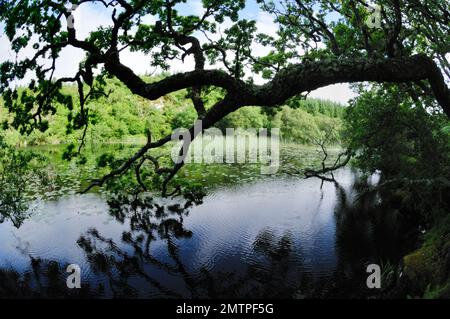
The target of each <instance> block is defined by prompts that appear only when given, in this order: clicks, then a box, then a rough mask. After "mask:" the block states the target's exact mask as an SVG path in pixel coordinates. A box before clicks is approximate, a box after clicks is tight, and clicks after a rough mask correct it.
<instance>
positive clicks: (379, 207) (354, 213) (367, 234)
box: [334, 176, 418, 298]
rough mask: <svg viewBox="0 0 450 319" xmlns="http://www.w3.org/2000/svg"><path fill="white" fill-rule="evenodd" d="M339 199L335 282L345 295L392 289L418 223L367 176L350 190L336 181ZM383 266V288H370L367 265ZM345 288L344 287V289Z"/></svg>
mask: <svg viewBox="0 0 450 319" xmlns="http://www.w3.org/2000/svg"><path fill="white" fill-rule="evenodd" d="M334 184H335V188H336V195H337V199H338V203H337V205H336V207H335V218H336V244H337V245H336V247H337V256H338V257H339V260H338V269H337V278H336V283H335V286H336V287H338V288H336V289H339V290H340V293H341V294H342V295H345V296H353V297H358V298H361V297H363V296H364V294H367V295H372V294H374V293H378V294H379V293H382V294H384V293H390V291H389V290H390V289H391V288H392V285H393V284H394V281H395V280H397V278H393V276H394V273H395V272H397V269H396V266H393V265H397V264H398V263H399V261H400V259H401V258H402V256H404V255H405V254H406V253H407V252H408V251H410V250H412V249H413V247H414V244H415V241H416V239H417V229H418V228H417V224H415V223H413V220H412V219H411V218H410V216H407V215H405V214H402V213H401V212H400V211H399V210H398V209H397V208H396V207H395V205H392V202H391V200H390V198H389V193H386V192H384V191H383V190H380V189H377V188H376V187H374V185H371V184H370V182H369V179H368V178H364V176H362V177H359V178H357V179H356V180H355V181H354V184H353V185H352V186H351V187H350V188H349V190H346V189H344V188H343V187H342V186H341V185H340V184H338V183H337V182H335V183H334ZM371 263H375V264H378V265H380V266H381V267H382V272H383V271H386V270H389V271H393V272H394V273H391V274H388V273H383V276H382V277H383V279H384V282H383V284H384V285H383V289H382V290H381V291H373V290H372V291H371V290H368V289H367V286H366V278H367V276H368V274H367V272H366V266H367V265H368V264H371ZM343 288H344V289H343Z"/></svg>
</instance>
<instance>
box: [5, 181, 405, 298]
mask: <svg viewBox="0 0 450 319" xmlns="http://www.w3.org/2000/svg"><path fill="white" fill-rule="evenodd" d="M334 185H335V188H336V195H337V198H338V203H337V205H336V207H335V218H336V238H337V247H336V249H337V253H336V255H337V256H338V263H337V269H336V276H335V278H325V279H317V278H316V279H315V278H312V275H308V274H307V273H305V272H304V271H301V270H302V266H303V263H304V261H303V259H302V257H299V256H298V252H297V251H296V249H294V244H293V236H292V234H291V233H289V232H285V233H284V234H282V235H281V236H278V235H276V234H275V233H274V232H272V231H271V230H270V229H263V230H262V231H260V233H259V234H258V235H257V237H256V238H255V240H254V242H253V244H252V253H253V255H252V257H251V261H247V262H243V264H245V268H244V269H243V270H242V271H233V270H232V271H219V270H218V269H217V268H215V269H214V270H211V269H209V268H208V267H207V266H206V265H205V266H204V267H202V268H201V269H196V270H192V269H190V268H189V266H188V265H189V260H188V259H187V258H190V256H188V255H185V254H183V247H185V245H189V243H188V242H189V240H190V238H191V237H192V236H193V234H192V232H191V231H190V230H188V229H186V228H185V225H184V220H185V218H186V217H187V216H188V215H189V210H190V208H192V206H193V205H196V204H199V203H201V201H202V198H201V197H196V196H193V195H191V196H188V197H186V198H185V199H183V200H178V201H177V203H176V204H174V201H170V202H169V201H168V202H166V203H164V204H163V203H162V202H156V201H154V200H152V199H151V198H149V197H126V196H118V197H116V198H114V199H111V200H109V201H108V204H109V207H110V210H109V213H110V215H111V216H113V217H114V218H115V219H116V220H117V221H118V222H120V223H122V224H126V228H127V230H126V231H124V232H123V233H122V236H121V240H120V242H117V241H114V240H112V239H110V238H107V237H105V236H103V235H102V234H101V233H100V232H99V231H98V230H97V229H95V228H91V229H89V230H88V231H87V232H86V233H85V234H83V235H82V236H81V237H80V238H79V239H78V241H77V243H78V245H79V247H81V248H82V249H83V251H84V253H85V255H86V260H87V261H88V263H89V265H90V268H91V270H92V271H93V272H94V273H95V278H93V280H91V282H89V283H88V282H87V281H86V282H83V284H82V289H81V290H76V289H75V290H69V289H67V287H66V278H67V275H68V274H67V273H66V272H65V270H66V266H67V265H66V264H62V263H58V262H55V261H46V260H39V259H33V258H31V270H30V271H28V272H27V273H25V274H24V275H23V274H19V273H17V272H15V271H14V270H8V269H3V270H2V269H0V296H1V297H16V296H17V297H34V296H39V297H88V296H92V297H102V296H103V297H105V296H116V297H149V296H158V297H168V298H179V297H193V298H201V297H210V298H220V297H221V298H226V297H229V298H230V297H231V298H232V297H249V298H268V297H273V298H290V297H304V296H307V297H336V296H341V297H343V296H353V297H362V296H363V295H364V293H366V294H367V295H370V294H371V293H373V291H367V289H366V287H365V279H366V278H367V274H366V272H365V267H364V265H366V264H368V263H372V262H375V263H380V260H375V259H374V256H378V257H379V256H385V258H386V259H387V260H392V261H394V262H395V258H397V257H399V256H401V255H402V253H403V251H404V250H405V249H408V248H405V247H404V246H405V240H409V237H411V236H410V235H411V234H410V233H408V232H406V231H405V229H408V228H409V227H405V226H404V225H405V223H404V219H405V218H404V216H402V215H401V214H399V213H398V211H396V209H395V208H392V207H386V206H385V205H384V204H383V202H384V198H381V199H383V200H380V196H383V194H382V193H380V192H375V191H374V192H371V191H367V190H370V185H367V183H365V182H364V180H363V181H361V180H357V181H356V182H355V185H352V186H351V187H350V191H349V190H347V189H344V188H343V187H342V186H341V185H339V184H338V183H335V184H334ZM186 241H187V242H186ZM161 245H162V246H161ZM153 247H157V248H158V249H159V250H160V249H161V247H163V250H164V253H163V254H155V253H154V252H155V251H156V250H157V249H152V248H153ZM219 268H220V267H219ZM232 268H234V267H232ZM299 270H300V271H299ZM323 281H326V282H323Z"/></svg>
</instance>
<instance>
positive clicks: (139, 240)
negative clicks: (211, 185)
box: [78, 198, 293, 298]
mask: <svg viewBox="0 0 450 319" xmlns="http://www.w3.org/2000/svg"><path fill="white" fill-rule="evenodd" d="M195 203H196V202H195V201H192V200H187V201H186V202H185V203H184V204H175V205H165V206H163V205H158V204H157V203H154V202H153V201H151V200H150V199H148V198H147V199H136V198H135V199H133V200H131V201H130V200H128V199H127V198H119V199H117V200H113V201H110V202H109V204H110V207H111V209H110V212H111V214H112V215H113V216H115V217H116V218H117V219H118V220H119V221H121V222H126V221H129V223H130V229H129V231H125V232H123V234H122V243H125V244H126V245H127V248H119V245H118V244H117V243H115V242H114V241H112V240H111V239H108V238H105V237H103V236H102V235H101V234H99V232H98V231H97V230H96V229H90V230H89V231H88V232H87V233H86V234H85V235H83V236H82V237H81V238H80V239H79V240H78V244H79V246H80V247H82V248H83V250H84V251H85V253H86V256H87V259H88V261H89V263H90V264H91V268H92V269H93V270H94V271H95V272H97V273H98V274H102V275H105V276H106V278H107V282H108V284H109V286H110V289H111V291H112V294H113V295H114V296H130V297H131V296H138V295H139V287H141V288H142V285H143V284H142V283H143V282H145V283H147V284H148V285H150V286H151V287H152V288H153V289H156V290H157V291H158V292H159V294H161V295H163V296H166V297H194V298H196V297H197V298H198V297H258V296H259V297H270V296H272V297H277V296H278V297H289V296H292V292H293V290H292V288H291V290H292V291H291V290H289V289H286V288H287V287H288V285H289V284H290V282H289V280H288V278H287V274H288V273H289V271H288V270H289V269H288V268H289V265H288V262H289V261H290V259H291V258H290V254H291V252H292V238H291V236H290V235H289V234H286V235H284V236H282V237H281V238H280V239H277V238H276V237H275V236H274V235H273V234H272V233H270V232H269V231H263V232H261V233H260V234H259V235H258V237H257V238H256V240H255V242H254V244H253V246H254V250H255V252H257V253H259V254H260V255H261V256H262V257H264V261H262V262H264V263H265V264H267V265H264V266H262V265H260V264H258V263H256V264H252V265H250V266H249V267H248V269H247V271H246V272H245V273H244V274H237V273H234V272H215V273H212V272H211V271H209V270H208V269H206V267H203V268H201V270H200V271H199V272H196V273H194V272H192V271H191V272H190V271H189V270H188V268H187V267H186V266H185V262H184V261H183V259H182V257H181V250H180V249H181V247H179V246H178V245H177V243H176V241H177V240H178V239H182V238H186V239H187V238H190V237H191V236H192V233H191V231H189V230H186V229H185V228H184V225H183V218H184V217H185V216H187V215H188V212H189V208H190V207H191V206H192V205H193V204H195ZM157 239H159V240H162V241H164V242H165V245H166V249H167V256H168V257H169V258H164V259H165V260H164V261H161V260H159V259H157V258H156V257H154V256H152V254H151V249H150V246H151V243H152V242H154V241H156V240H157ZM122 246H123V245H122ZM128 248H131V249H128ZM161 271H162V272H163V273H164V274H167V275H170V276H175V277H176V278H177V279H178V280H180V279H181V282H182V284H178V285H176V286H175V287H168V286H167V284H166V283H164V282H163V280H161ZM164 276H165V275H164ZM132 278H133V279H136V278H138V280H131V279H132ZM133 283H134V284H135V285H134V286H133ZM181 286H182V287H181ZM146 288H147V290H148V288H149V287H146ZM144 290H145V288H144ZM185 291H186V292H185Z"/></svg>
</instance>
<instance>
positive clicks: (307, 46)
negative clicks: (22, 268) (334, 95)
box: [0, 0, 450, 192]
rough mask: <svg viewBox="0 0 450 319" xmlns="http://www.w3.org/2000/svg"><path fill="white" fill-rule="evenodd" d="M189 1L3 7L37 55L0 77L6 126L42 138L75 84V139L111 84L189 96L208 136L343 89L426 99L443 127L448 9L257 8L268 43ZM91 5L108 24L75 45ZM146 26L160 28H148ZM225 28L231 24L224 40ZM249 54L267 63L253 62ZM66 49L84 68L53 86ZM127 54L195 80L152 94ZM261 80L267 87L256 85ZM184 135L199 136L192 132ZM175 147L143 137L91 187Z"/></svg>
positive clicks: (347, 1) (324, 1)
mask: <svg viewBox="0 0 450 319" xmlns="http://www.w3.org/2000/svg"><path fill="white" fill-rule="evenodd" d="M184 2H186V0H153V1H144V0H111V1H109V0H71V1H69V4H70V5H72V6H73V7H71V8H70V9H68V7H67V4H68V3H66V1H54V0H13V1H11V0H7V1H6V0H0V18H1V20H3V25H4V29H5V34H6V35H7V37H8V38H9V40H10V43H11V48H12V49H13V50H14V51H15V52H16V53H17V56H18V57H20V56H23V54H20V53H21V51H24V50H25V49H27V50H29V49H30V48H31V47H32V49H33V51H34V53H33V55H32V56H29V57H26V58H22V59H16V60H15V61H4V62H3V63H2V64H1V66H0V72H1V74H0V82H1V86H0V93H1V94H2V96H3V99H4V101H5V105H6V107H7V108H8V109H9V110H10V111H11V112H12V113H13V114H14V115H15V117H14V120H13V122H12V123H11V124H12V125H13V126H14V127H16V128H19V129H21V130H22V132H29V131H31V130H32V129H35V128H39V129H41V130H45V129H46V128H47V126H48V125H47V124H46V122H45V117H46V115H48V114H49V113H52V112H55V108H54V106H53V105H54V102H56V101H58V102H62V103H65V104H66V105H67V107H68V108H70V109H72V108H73V107H74V106H73V104H74V103H73V102H72V101H71V98H70V97H68V96H65V95H64V94H63V93H62V92H61V88H62V85H63V84H64V83H75V84H76V85H77V86H78V91H79V105H80V107H79V111H78V112H77V114H76V116H71V117H70V118H69V120H70V123H71V127H72V128H75V129H81V128H85V129H86V127H87V125H88V124H89V112H88V111H89V108H88V105H87V103H88V101H89V99H92V98H95V97H96V96H99V95H101V94H105V92H104V89H103V84H104V81H103V78H104V77H105V76H114V77H116V78H118V79H119V80H120V81H122V82H123V83H124V84H125V85H126V86H127V87H128V88H129V89H130V90H131V92H133V93H134V94H137V95H139V96H141V97H143V98H146V99H149V100H155V99H158V98H160V97H162V96H164V95H166V94H168V93H170V92H173V91H177V90H180V89H189V92H190V98H191V100H192V103H193V107H194V108H195V110H196V112H197V115H198V118H199V119H202V121H203V129H206V128H208V127H210V126H211V125H214V123H216V122H217V121H219V120H220V119H222V118H223V117H225V116H226V115H227V114H229V113H231V112H233V111H235V110H237V109H239V108H240V107H243V106H248V105H254V106H262V107H266V108H274V107H277V106H279V105H280V104H282V103H283V102H285V101H286V100H287V99H289V98H291V97H294V96H296V95H301V94H304V93H307V92H309V91H312V90H314V89H317V88H320V87H323V86H326V85H330V84H334V83H342V82H347V83H353V82H365V81H368V82H377V83H399V84H400V83H401V84H402V85H407V86H408V88H409V91H410V94H411V96H412V97H413V98H414V99H416V100H420V99H421V98H425V97H429V96H430V95H432V96H433V97H434V99H435V103H436V105H437V104H439V105H440V107H441V109H442V111H443V112H445V114H447V115H448V116H450V91H449V88H448V87H447V85H446V82H445V77H446V76H447V77H449V75H450V65H449V62H448V60H447V58H446V56H447V55H448V54H449V51H450V41H449V34H450V32H449V31H450V23H449V18H450V15H449V3H448V2H447V1H440V0H429V1H425V2H424V1H420V0H408V1H406V0H380V1H371V2H370V3H369V2H367V1H364V0H305V1H300V0H279V1H265V0H257V3H258V5H259V6H260V8H261V10H262V11H264V12H265V13H266V14H269V15H270V16H272V18H273V21H274V28H275V29H274V30H273V31H274V32H273V34H274V35H268V34H262V33H258V29H257V27H256V22H255V21H253V20H249V19H243V18H242V15H240V14H239V13H240V11H241V10H242V9H244V7H245V5H246V1H245V0H202V1H201V3H202V6H203V13H202V14H200V15H185V14H183V13H182V12H180V11H179V8H180V7H179V6H180V4H182V3H184ZM248 2H250V1H248ZM187 3H188V4H190V3H191V2H190V1H187ZM196 3H198V2H196ZM89 4H91V5H92V4H96V5H98V6H101V7H102V8H103V10H106V11H107V12H110V13H111V24H110V25H109V26H103V27H101V28H98V29H97V30H95V31H93V32H91V33H90V34H89V35H88V36H87V37H86V38H84V39H82V38H80V37H79V35H78V33H79V32H78V31H79V30H77V28H76V26H77V25H79V24H77V23H74V18H73V15H72V9H75V8H77V7H79V6H85V5H89ZM375 5H376V7H372V6H375ZM146 16H152V17H154V20H155V21H156V22H155V23H152V24H146V23H144V22H143V21H144V17H146ZM224 21H227V22H229V23H226V24H224V25H226V26H227V27H225V30H223V32H221V31H220V29H221V27H222V28H223V26H221V25H222V23H223V22H224ZM256 45H258V46H263V47H265V50H266V52H269V53H268V54H265V55H263V56H262V55H258V54H257V53H256V52H255V50H254V48H255V47H256ZM66 47H75V48H77V49H80V50H82V51H83V52H84V53H85V59H84V60H83V62H82V63H80V65H79V69H78V71H77V72H76V74H74V76H73V77H65V78H58V79H55V77H54V73H55V68H56V65H57V64H56V61H57V59H58V58H59V56H60V53H61V51H62V50H63V49H64V48H66ZM126 48H129V49H131V50H132V51H139V52H144V53H147V54H148V55H149V56H150V57H151V64H152V65H154V66H158V67H160V68H162V69H168V68H169V65H170V63H169V62H170V61H171V60H173V59H180V60H183V61H184V60H185V58H186V57H187V56H192V57H193V60H194V63H193V65H192V71H189V72H182V73H176V74H172V75H169V76H167V77H166V78H164V79H162V80H160V81H158V82H152V83H148V82H146V81H144V80H143V79H142V78H141V77H139V75H138V74H136V73H134V72H133V71H132V69H130V68H129V67H127V66H126V65H125V64H124V63H123V62H122V61H121V58H120V57H121V53H122V52H123V50H124V49H126ZM95 70H98V72H96V71H95ZM29 72H32V73H34V75H35V78H34V80H32V81H31V83H30V85H29V90H22V91H19V90H18V88H15V87H12V86H11V82H12V81H13V80H15V79H23V78H25V76H26V75H27V74H28V73H29ZM257 75H260V76H262V77H263V78H265V79H267V82H266V83H265V84H262V85H256V84H255V82H254V77H255V76H257ZM209 86H214V87H219V88H221V89H223V90H224V92H225V94H224V97H223V98H222V99H221V100H220V101H218V102H217V103H215V104H214V105H212V106H210V107H207V106H206V103H205V102H204V95H205V94H206V93H205V89H206V88H207V87H209ZM190 132H191V134H192V135H193V134H194V127H191V128H190ZM170 140H171V136H167V137H164V138H162V139H160V140H157V141H152V139H151V137H150V134H149V138H148V142H147V143H146V144H145V145H144V146H143V147H142V148H141V149H140V150H139V151H138V152H137V153H136V154H135V155H133V156H132V157H130V158H129V159H128V160H126V161H124V162H123V163H122V165H121V166H120V167H118V168H117V169H114V170H112V171H111V172H110V173H109V174H107V175H105V176H104V177H103V178H101V179H98V180H95V181H94V182H93V183H92V185H91V186H96V185H97V186H101V185H103V184H104V183H105V182H106V181H108V180H109V179H111V178H114V177H115V176H117V175H120V174H122V173H123V172H125V171H127V170H128V169H130V168H131V167H133V166H135V165H138V167H139V165H142V163H143V162H144V161H147V160H148V161H153V162H155V161H156V160H155V159H154V158H152V157H151V156H149V155H148V152H149V150H150V149H153V148H157V147H161V146H162V145H164V144H166V143H168V142H169V141H170ZM82 144H83V140H82V142H81V145H82ZM185 144H189V142H188V141H185ZM184 146H188V145H184ZM180 156H182V155H180ZM182 165H183V161H181V162H180V163H179V164H176V165H174V167H170V168H164V167H162V168H161V167H159V165H158V163H155V166H156V167H157V169H156V171H157V172H158V173H160V174H162V175H164V177H165V182H164V185H163V188H164V192H165V191H166V186H167V183H168V182H169V181H170V179H171V178H172V177H173V176H174V175H175V174H176V173H177V172H178V170H179V169H180V168H181V167H182ZM138 172H139V169H136V173H137V174H139V173H138ZM138 179H139V177H138Z"/></svg>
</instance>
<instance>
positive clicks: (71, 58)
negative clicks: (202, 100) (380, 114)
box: [0, 0, 355, 103]
mask: <svg viewBox="0 0 450 319" xmlns="http://www.w3.org/2000/svg"><path fill="white" fill-rule="evenodd" d="M177 10H178V11H179V13H181V14H186V15H189V14H202V13H203V12H204V10H203V7H202V4H201V0H188V1H187V2H186V3H184V4H180V5H178V6H177ZM111 12H112V11H111V10H110V11H106V10H105V9H104V7H103V6H102V5H100V4H96V5H92V4H85V5H81V6H80V7H79V8H78V9H77V10H76V11H75V12H74V17H75V27H76V29H77V30H78V37H79V38H83V37H86V36H87V35H88V34H89V32H90V31H92V30H95V29H96V28H97V27H99V26H101V25H110V24H111ZM240 16H241V17H242V18H246V19H253V20H255V21H256V22H257V27H258V31H259V32H262V33H268V34H271V33H272V34H273V33H274V32H275V30H276V29H275V24H274V23H273V21H272V17H271V16H270V15H269V14H267V13H265V12H263V11H261V10H260V9H259V6H258V4H257V3H256V1H255V0H248V1H247V4H246V7H245V9H244V10H242V11H241V13H240ZM144 22H145V23H153V22H154V18H153V17H146V18H145V19H144ZM227 25H229V22H228V23H227V22H225V25H223V26H222V29H224V28H226V27H227ZM0 27H1V25H0ZM8 46H9V45H8V40H7V39H6V38H5V36H4V35H3V34H2V33H0V61H3V60H6V59H9V60H11V59H14V58H15V54H14V53H13V52H12V51H11V50H10V49H9V48H8ZM264 50H265V49H264V48H263V47H261V46H259V47H258V46H255V51H256V54H257V55H258V53H260V54H264V53H265V52H264ZM32 52H33V51H32V50H31V49H27V50H26V52H24V55H31V54H32ZM83 56H84V55H83V52H82V51H81V50H78V49H75V48H66V49H64V50H63V51H62V54H61V57H60V58H59V59H58V61H57V72H56V74H55V75H56V76H57V77H63V76H73V75H74V74H75V73H76V69H77V66H78V63H79V62H80V61H81V60H82V58H83ZM121 60H122V62H123V63H124V64H126V65H127V66H129V67H130V68H131V69H133V70H134V71H135V72H136V73H138V74H144V73H153V72H155V71H156V72H158V70H155V69H153V68H152V67H151V66H150V58H149V57H148V56H145V55H144V54H142V53H132V52H130V51H127V50H125V51H123V53H122V55H121ZM193 65H194V64H193V61H192V58H187V59H186V60H185V61H184V63H183V62H181V61H174V62H173V63H171V70H172V72H183V71H190V70H192V69H193ZM257 82H261V83H262V80H261V79H259V80H258V79H257ZM310 96H311V97H319V98H324V99H329V100H333V101H337V102H342V103H345V102H346V101H347V100H348V99H349V98H352V97H354V96H355V95H354V93H353V92H352V91H351V90H350V88H349V86H348V85H347V84H337V85H332V86H328V87H325V88H321V89H319V90H316V91H314V92H311V94H310Z"/></svg>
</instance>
